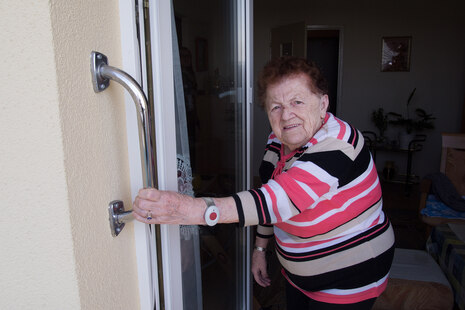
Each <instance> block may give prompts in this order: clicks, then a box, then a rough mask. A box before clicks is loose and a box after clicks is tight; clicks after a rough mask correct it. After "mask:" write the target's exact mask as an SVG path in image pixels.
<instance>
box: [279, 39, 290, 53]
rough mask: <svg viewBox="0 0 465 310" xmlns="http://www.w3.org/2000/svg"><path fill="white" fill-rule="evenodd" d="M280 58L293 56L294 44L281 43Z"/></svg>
mask: <svg viewBox="0 0 465 310" xmlns="http://www.w3.org/2000/svg"><path fill="white" fill-rule="evenodd" d="M279 54H280V55H279V56H292V42H287V43H281V46H280V51H279Z"/></svg>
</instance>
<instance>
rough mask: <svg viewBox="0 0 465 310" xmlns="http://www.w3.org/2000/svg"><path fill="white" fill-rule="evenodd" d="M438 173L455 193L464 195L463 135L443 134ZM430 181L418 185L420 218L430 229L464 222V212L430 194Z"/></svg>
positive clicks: (464, 158) (464, 152)
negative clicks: (452, 207) (448, 181)
mask: <svg viewBox="0 0 465 310" xmlns="http://www.w3.org/2000/svg"><path fill="white" fill-rule="evenodd" d="M439 170H440V172H441V173H443V174H444V175H446V176H447V177H448V178H449V180H450V181H451V183H452V184H453V185H454V187H455V189H456V190H457V192H458V193H459V194H460V195H461V196H464V195H465V134H463V133H443V134H442V152H441V164H440V169H439ZM430 191H431V180H430V179H427V178H426V179H424V180H423V181H422V182H421V185H420V205H419V209H420V217H421V220H422V221H423V222H425V223H426V224H428V225H430V226H431V227H433V226H437V225H440V224H443V223H450V222H465V212H458V211H455V210H452V209H451V208H449V207H448V206H447V205H445V204H444V203H442V202H441V201H440V200H439V199H438V198H437V197H436V196H434V195H432V194H431V193H430Z"/></svg>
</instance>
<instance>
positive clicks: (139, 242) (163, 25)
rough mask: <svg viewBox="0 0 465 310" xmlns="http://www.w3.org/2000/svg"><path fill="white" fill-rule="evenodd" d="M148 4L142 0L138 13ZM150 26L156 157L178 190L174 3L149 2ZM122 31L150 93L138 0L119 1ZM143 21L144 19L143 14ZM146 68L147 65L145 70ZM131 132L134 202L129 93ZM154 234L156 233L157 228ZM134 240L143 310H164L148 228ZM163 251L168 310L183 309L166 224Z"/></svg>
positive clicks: (124, 46)
mask: <svg viewBox="0 0 465 310" xmlns="http://www.w3.org/2000/svg"><path fill="white" fill-rule="evenodd" d="M144 2H145V1H139V3H140V5H139V12H138V13H139V14H141V12H142V10H143V8H142V5H143V4H144ZM150 4H151V5H150V10H149V12H150V23H151V25H152V28H153V29H163V30H164V31H152V32H151V34H150V36H151V38H150V39H151V42H152V55H151V56H152V63H153V72H152V75H153V79H154V81H160V82H157V83H154V109H155V113H154V117H155V119H154V124H155V125H154V127H155V140H156V150H157V151H156V154H157V177H158V188H160V189H164V190H175V191H177V176H176V169H177V164H176V144H173V143H168V142H169V141H175V139H176V130H175V127H174V124H175V110H174V104H173V105H169V104H163V103H164V102H174V85H173V81H172V79H163V78H162V76H173V65H172V64H173V59H172V45H171V44H169V43H168V44H166V43H165V44H163V42H171V41H172V39H171V31H172V30H171V1H170V0H158V1H153V2H151V3H150ZM119 8H120V13H121V14H120V30H121V50H122V67H123V70H125V71H126V72H128V73H129V74H130V75H132V76H133V77H134V78H135V79H136V80H137V81H138V82H139V83H140V84H141V85H142V86H143V89H144V91H145V92H147V82H146V81H144V78H143V77H144V76H146V75H145V72H144V71H145V68H146V66H145V64H144V62H145V53H144V49H140V48H139V43H138V40H137V32H138V30H139V32H140V35H141V36H143V35H144V33H143V27H140V28H142V29H137V26H136V20H135V15H136V12H135V0H131V1H127V0H120V1H119ZM139 16H143V15H139ZM141 63H142V65H141ZM125 104H126V127H127V140H128V150H129V151H128V158H129V169H130V178H131V181H130V182H131V198H132V199H133V200H134V198H135V196H136V195H137V193H138V191H139V189H140V188H142V187H143V183H142V172H141V160H140V158H141V157H140V150H139V136H138V127H137V126H138V125H137V114H136V113H137V112H136V110H135V107H134V103H133V102H132V99H131V98H130V96H129V95H128V94H125ZM152 231H153V229H152ZM134 237H135V244H136V260H137V272H138V280H139V298H140V305H141V309H147V310H153V309H154V305H156V309H160V304H159V288H158V281H157V280H156V279H157V278H158V271H157V268H156V265H155V264H156V262H155V257H156V256H154V255H157V253H156V251H155V249H154V246H153V244H154V243H153V242H154V241H153V240H154V236H153V234H151V233H150V229H149V225H146V224H143V223H140V222H137V221H134ZM160 240H161V248H162V253H163V254H162V259H163V280H164V282H163V287H164V289H163V291H164V301H165V309H182V278H181V270H180V269H181V268H180V266H181V255H180V238H179V226H178V225H161V236H160Z"/></svg>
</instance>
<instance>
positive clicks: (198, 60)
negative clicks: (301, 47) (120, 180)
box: [120, 0, 252, 310]
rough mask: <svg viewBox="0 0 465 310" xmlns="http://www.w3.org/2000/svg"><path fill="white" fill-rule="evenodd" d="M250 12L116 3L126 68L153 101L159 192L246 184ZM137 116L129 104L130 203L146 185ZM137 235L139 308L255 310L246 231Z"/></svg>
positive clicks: (205, 2) (221, 5) (225, 6)
mask: <svg viewBox="0 0 465 310" xmlns="http://www.w3.org/2000/svg"><path fill="white" fill-rule="evenodd" d="M251 7H252V5H251V3H250V1H249V0H221V1H216V0H215V1H211V0H201V1H195V3H193V1H182V0H175V1H173V2H172V1H170V0H158V1H138V0H133V1H131V2H130V3H129V1H124V0H121V1H120V8H121V32H122V42H123V44H122V46H123V67H124V69H125V70H126V71H127V72H128V73H133V76H134V77H135V78H136V79H137V80H138V81H139V82H140V83H141V85H142V86H143V88H144V90H145V91H146V93H147V94H148V97H149V101H151V102H152V103H153V111H154V113H153V121H154V128H155V140H156V154H157V155H156V157H157V158H156V166H157V176H158V182H157V183H158V184H157V186H158V188H160V189H167V190H181V191H184V190H186V188H187V193H188V194H192V195H195V196H213V197H214V196H225V195H230V194H232V193H234V192H237V191H241V190H245V189H246V188H248V187H249V185H250V182H249V179H250V177H249V173H248V171H249V169H248V168H249V162H250V160H249V152H250V151H249V150H250V148H249V147H247V145H248V143H249V141H250V138H249V133H250V130H249V128H250V121H249V120H250V112H249V104H248V103H250V102H251V86H250V85H251V82H252V79H251V73H250V72H251V68H252V66H251V63H250V61H249V59H250V55H251V51H250V48H251V44H248V41H249V42H250V29H249V26H248V25H251V23H249V22H248V21H250V18H251V14H250V10H249V8H251ZM132 105H133V104H132ZM134 114H135V111H134V109H133V107H132V106H131V103H130V100H128V104H127V127H128V141H129V142H128V145H129V157H130V161H131V163H130V168H131V188H132V191H133V196H135V195H136V194H137V191H138V189H139V188H140V187H141V181H140V180H141V177H139V171H140V161H139V158H140V157H139V153H138V152H137V150H138V147H137V143H138V138H137V125H136V124H135V119H136V117H135V116H134ZM173 141H176V143H173ZM186 145H187V149H186ZM186 150H187V151H186ZM180 158H181V159H182V160H181V161H180ZM181 172H182V173H181ZM189 172H190V175H189ZM183 173H184V174H183ZM180 175H184V176H186V175H187V178H182V177H181V178H179V176H180ZM189 177H190V179H189ZM189 182H190V183H191V184H190V185H191V186H190V188H189ZM182 184H184V185H187V187H185V186H181V185H182ZM181 187H182V189H181ZM189 191H191V192H189ZM156 228H158V230H157V229H156ZM134 229H135V234H136V251H137V258H138V271H139V286H140V287H139V289H140V292H141V295H140V299H141V308H142V309H154V308H155V309H176V310H178V309H220V308H221V309H248V308H250V307H249V305H250V287H251V286H250V285H249V284H250V276H249V275H250V267H249V259H248V258H249V257H250V242H249V240H250V231H249V230H248V229H241V228H237V227H236V226H235V225H217V226H215V227H213V228H205V227H199V226H195V227H192V226H188V227H186V226H181V227H179V226H177V225H161V226H159V227H156V226H152V227H150V226H149V225H144V224H141V223H134Z"/></svg>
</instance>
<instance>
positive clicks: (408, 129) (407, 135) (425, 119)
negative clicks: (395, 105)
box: [388, 88, 436, 149]
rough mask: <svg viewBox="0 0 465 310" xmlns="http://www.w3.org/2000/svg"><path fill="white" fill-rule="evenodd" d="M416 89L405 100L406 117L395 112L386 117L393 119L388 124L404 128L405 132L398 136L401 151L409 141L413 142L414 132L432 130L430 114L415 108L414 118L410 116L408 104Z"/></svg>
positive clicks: (432, 123) (432, 122) (432, 121)
mask: <svg viewBox="0 0 465 310" xmlns="http://www.w3.org/2000/svg"><path fill="white" fill-rule="evenodd" d="M415 91H416V88H414V89H413V90H412V92H411V93H410V95H409V97H408V99H407V116H406V117H404V116H403V115H402V114H399V113H396V112H389V113H388V116H389V117H392V118H394V119H390V120H389V123H390V124H392V125H394V126H401V127H404V129H405V131H404V132H401V133H400V135H399V147H400V148H401V149H407V148H408V144H409V142H410V141H412V140H413V138H414V136H415V134H414V132H418V131H422V130H425V129H433V128H434V120H435V119H436V118H435V117H433V115H432V114H428V113H426V111H425V110H423V109H420V108H417V109H415V115H414V118H412V117H411V115H410V109H409V107H410V102H411V101H412V98H413V95H415Z"/></svg>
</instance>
